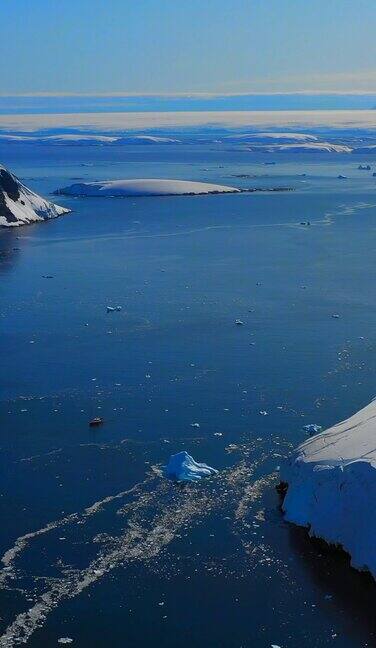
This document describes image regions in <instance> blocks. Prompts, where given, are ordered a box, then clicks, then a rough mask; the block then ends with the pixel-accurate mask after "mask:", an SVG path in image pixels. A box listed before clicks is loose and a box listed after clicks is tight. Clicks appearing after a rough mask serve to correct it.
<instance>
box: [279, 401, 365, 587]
mask: <svg viewBox="0 0 376 648" xmlns="http://www.w3.org/2000/svg"><path fill="white" fill-rule="evenodd" d="M282 478H283V480H284V481H285V482H286V483H287V493H286V495H285V499H284V503H283V510H284V512H285V517H286V519H287V520H288V521H290V522H293V523H295V524H298V525H301V526H305V527H307V528H308V529H309V532H310V535H312V536H316V537H319V538H323V539H324V540H326V541H327V542H328V543H330V544H333V545H338V546H341V547H342V548H343V549H345V550H346V551H347V552H348V553H349V554H350V556H351V563H352V565H353V566H354V567H356V568H357V569H362V570H368V571H369V572H371V574H373V576H374V577H375V578H376V551H375V538H376V509H375V502H376V401H372V402H371V403H370V404H369V405H367V407H365V408H364V409H362V410H360V411H359V412H357V413H356V414H354V415H353V416H351V417H350V418H349V419H347V420H345V421H343V422H341V423H338V424H337V425H334V426H333V427H331V428H329V429H328V430H325V431H324V432H322V433H321V434H318V435H317V436H315V437H313V438H311V439H309V440H308V441H306V442H305V443H303V444H302V445H301V446H299V447H298V448H297V450H296V451H295V453H294V455H293V456H292V457H291V459H290V461H289V463H288V465H287V466H286V467H285V469H284V471H283V472H282Z"/></svg>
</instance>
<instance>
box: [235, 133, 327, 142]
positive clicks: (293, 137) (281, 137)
mask: <svg viewBox="0 0 376 648" xmlns="http://www.w3.org/2000/svg"><path fill="white" fill-rule="evenodd" d="M224 139H225V140H231V141H232V140H233V141H237V142H239V141H245V142H248V141H249V142H269V143H270V142H272V143H273V144H288V143H294V142H298V143H299V142H316V141H317V139H318V138H317V137H316V136H315V135H308V134H307V133H289V132H282V133H274V132H268V133H233V134H232V135H226V137H225V138H224Z"/></svg>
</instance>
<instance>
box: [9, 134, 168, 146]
mask: <svg viewBox="0 0 376 648" xmlns="http://www.w3.org/2000/svg"><path fill="white" fill-rule="evenodd" d="M1 141H5V142H9V143H11V142H15V143H23V144H60V145H64V144H66V145H69V146H74V145H76V146H80V145H81V146H82V145H86V146H87V145H90V144H91V145H93V146H103V145H111V144H118V145H119V144H120V145H123V144H180V143H181V141H180V140H178V139H174V138H172V137H162V136H155V135H101V134H85V133H79V132H78V133H62V134H58V135H12V134H6V133H5V134H4V133H1V134H0V142H1Z"/></svg>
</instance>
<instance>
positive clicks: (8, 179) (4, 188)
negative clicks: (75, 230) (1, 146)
mask: <svg viewBox="0 0 376 648" xmlns="http://www.w3.org/2000/svg"><path fill="white" fill-rule="evenodd" d="M69 211H70V210H69V209H66V208H65V207H60V206H59V205H55V204H54V203H51V202H49V201H48V200H45V198H42V197H41V196H38V194H36V193H34V191H31V190H30V189H28V188H27V187H25V185H24V184H22V182H20V180H18V178H16V176H15V175H13V173H10V171H8V170H7V169H6V168H5V167H3V166H1V165H0V227H17V226H19V225H25V224H28V223H35V222H37V221H43V220H48V219H49V218H56V216H60V215H61V214H66V213H67V212H69Z"/></svg>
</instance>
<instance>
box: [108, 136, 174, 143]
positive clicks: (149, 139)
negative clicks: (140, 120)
mask: <svg viewBox="0 0 376 648" xmlns="http://www.w3.org/2000/svg"><path fill="white" fill-rule="evenodd" d="M120 141H121V143H122V144H181V141H180V140H178V139H174V138H172V137H161V136H156V135H129V136H126V137H122V138H120Z"/></svg>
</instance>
